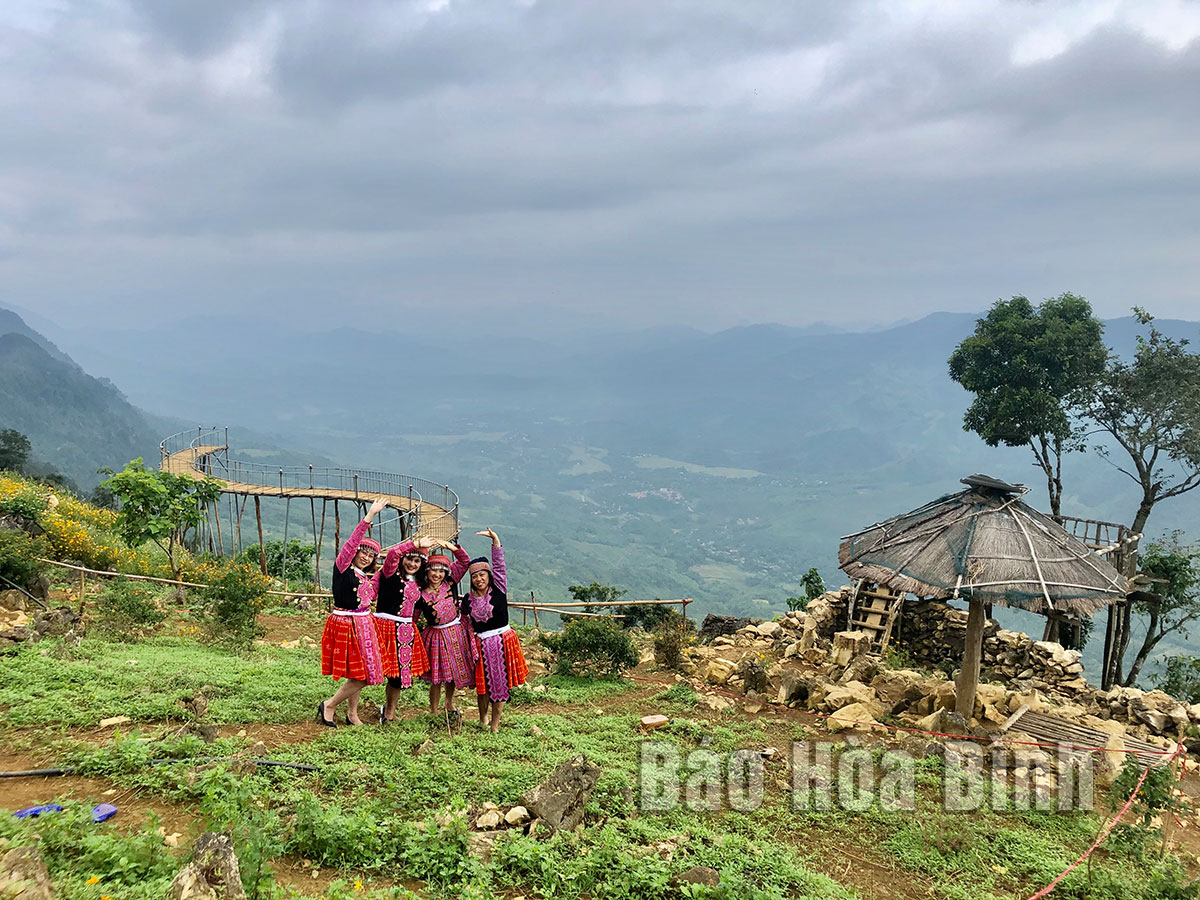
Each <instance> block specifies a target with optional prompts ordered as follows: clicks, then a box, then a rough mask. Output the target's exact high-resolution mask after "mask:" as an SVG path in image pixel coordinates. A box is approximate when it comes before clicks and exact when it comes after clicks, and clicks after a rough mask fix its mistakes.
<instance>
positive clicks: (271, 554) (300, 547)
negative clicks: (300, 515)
mask: <svg viewBox="0 0 1200 900" xmlns="http://www.w3.org/2000/svg"><path fill="white" fill-rule="evenodd" d="M264 554H265V556H266V560H267V574H268V575H271V576H274V577H275V578H281V579H282V578H284V577H285V573H284V567H283V564H284V558H285V554H284V552H283V541H267V542H266V546H265V549H264V548H263V547H260V546H259V545H258V544H254V545H253V546H251V547H247V548H246V549H245V550H243V551H242V552H241V554H240V555H239V556H238V562H242V563H245V564H246V565H248V566H253V567H254V568H258V566H259V565H260V563H261V561H262V558H263V556H264ZM316 555H317V548H316V547H315V546H313V545H312V544H305V543H303V542H302V541H300V540H297V539H296V538H292V539H291V540H290V541H288V543H287V554H286V559H287V573H286V578H287V579H288V580H290V581H312V580H313V578H314V577H315V576H314V574H313V559H314V558H315V557H316Z"/></svg>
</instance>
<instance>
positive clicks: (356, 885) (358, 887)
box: [354, 878, 363, 891]
mask: <svg viewBox="0 0 1200 900" xmlns="http://www.w3.org/2000/svg"><path fill="white" fill-rule="evenodd" d="M354 889H355V890H356V891H361V890H362V889H363V888H362V881H360V880H359V879H357V878H356V879H354Z"/></svg>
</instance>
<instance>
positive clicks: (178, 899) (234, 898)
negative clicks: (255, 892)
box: [168, 831, 246, 900]
mask: <svg viewBox="0 0 1200 900" xmlns="http://www.w3.org/2000/svg"><path fill="white" fill-rule="evenodd" d="M168 894H169V896H170V897H171V898H172V900H246V891H245V889H244V888H243V887H242V875H241V872H240V871H239V870H238V861H237V855H236V854H235V853H234V852H233V839H232V838H230V836H229V835H227V834H219V833H218V832H215V831H206V832H204V834H202V835H200V837H198V838H196V843H195V844H194V845H193V847H192V861H191V862H189V863H188V864H187V865H186V866H184V867H183V868H182V869H181V870H180V872H179V874H178V875H176V876H175V880H174V881H172V882H171V888H170V891H169V892H168Z"/></svg>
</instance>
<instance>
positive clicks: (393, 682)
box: [388, 678, 404, 688]
mask: <svg viewBox="0 0 1200 900" xmlns="http://www.w3.org/2000/svg"><path fill="white" fill-rule="evenodd" d="M388 687H394V688H402V687H404V682H403V681H402V680H401V679H399V678H389V679H388Z"/></svg>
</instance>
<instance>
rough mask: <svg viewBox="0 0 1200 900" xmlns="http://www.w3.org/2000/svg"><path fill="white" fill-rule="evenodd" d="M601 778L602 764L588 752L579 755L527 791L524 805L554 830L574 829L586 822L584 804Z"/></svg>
mask: <svg viewBox="0 0 1200 900" xmlns="http://www.w3.org/2000/svg"><path fill="white" fill-rule="evenodd" d="M599 778H600V767H599V766H597V765H596V764H595V763H591V762H588V760H587V757H585V756H582V755H580V756H576V757H574V758H572V759H569V760H567V761H566V762H565V763H563V764H562V765H561V766H559V767H558V768H557V769H555V770H554V773H553V774H552V775H551V776H550V777H549V778H547V779H546V780H545V781H543V782H542V783H541V784H539V785H538V786H537V787H535V788H534V789H533V790H531V791H529V792H528V793H526V794H525V796H523V797H522V798H521V805H522V806H524V807H525V808H526V809H527V810H529V812H530V813H531V814H533V815H534V816H537V817H538V819H540V820H541V824H542V825H544V826H546V827H547V828H549V829H550V830H551V831H559V830H563V831H571V830H573V829H574V828H576V827H577V826H579V825H580V824H582V823H583V811H584V807H585V806H586V805H587V801H588V797H590V796H591V795H592V789H593V788H594V787H595V786H596V781H597V780H599Z"/></svg>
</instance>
